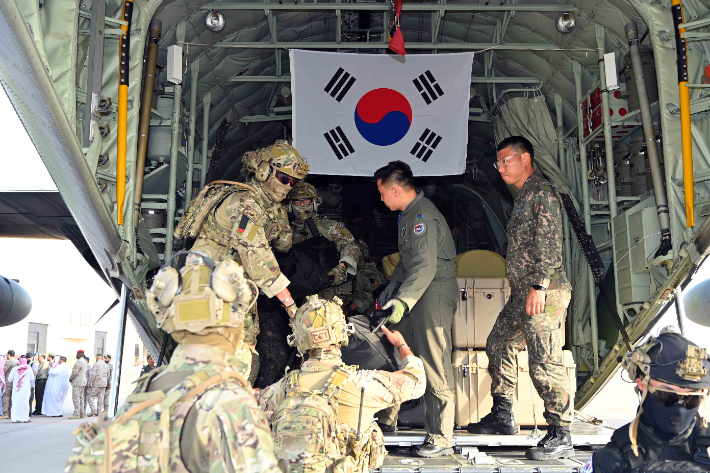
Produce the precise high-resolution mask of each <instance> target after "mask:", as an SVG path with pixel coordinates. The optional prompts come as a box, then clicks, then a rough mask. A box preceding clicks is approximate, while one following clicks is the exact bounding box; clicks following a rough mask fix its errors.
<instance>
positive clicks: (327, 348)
mask: <svg viewBox="0 0 710 473" xmlns="http://www.w3.org/2000/svg"><path fill="white" fill-rule="evenodd" d="M291 327H292V328H293V335H291V336H290V337H289V344H291V345H295V346H296V347H297V348H298V350H299V351H300V352H301V353H305V352H308V355H309V357H308V360H307V361H306V362H304V363H303V366H302V367H301V369H300V370H296V371H292V372H290V373H288V374H287V375H286V376H285V377H284V378H282V379H281V380H280V381H278V382H277V383H276V384H273V385H271V386H269V387H268V388H266V389H264V390H262V391H260V392H259V393H258V395H257V397H258V398H259V403H260V405H261V407H262V409H264V410H265V411H266V412H267V415H268V416H269V418H270V420H271V421H272V422H273V431H274V440H275V448H276V456H277V458H278V459H279V460H282V461H285V462H286V463H287V464H288V466H289V470H290V471H294V469H295V470H297V471H334V470H335V471H343V472H367V471H369V470H370V469H375V468H379V467H380V466H382V463H383V461H384V457H385V455H386V454H387V452H386V450H385V446H384V437H383V435H382V431H381V430H380V428H379V426H378V425H377V423H376V422H375V420H374V415H375V413H377V412H378V411H379V410H381V409H383V408H386V407H389V406H392V405H394V404H396V403H401V402H404V401H407V400H410V399H416V398H418V397H420V396H421V395H422V394H423V393H424V389H425V388H426V379H425V375H424V366H423V364H422V361H421V360H420V359H419V358H417V357H416V356H414V354H413V353H412V351H411V350H410V349H409V347H408V346H407V344H406V343H405V341H404V337H402V334H400V333H399V332H397V331H391V332H390V331H389V330H387V329H386V328H384V327H383V330H384V332H385V333H386V335H387V338H388V340H389V341H390V343H392V345H394V346H395V347H397V349H398V350H399V354H400V356H401V358H402V365H401V370H400V371H396V372H387V371H378V370H358V369H357V367H356V366H348V365H345V364H344V363H343V360H342V358H341V351H340V347H341V346H346V345H347V344H348V336H349V334H350V333H352V327H351V326H350V325H349V324H346V322H345V317H344V316H343V312H342V310H341V309H340V301H339V300H338V299H337V297H336V298H335V299H334V300H333V301H328V300H326V299H319V298H318V296H315V295H314V296H310V297H309V298H308V300H307V302H306V303H305V304H303V305H302V306H301V307H300V308H299V310H298V312H297V313H296V317H295V318H294V319H293V320H292V321H291ZM316 398H320V399H321V400H324V398H327V399H330V400H331V402H330V404H329V405H330V406H331V408H329V409H327V410H328V411H329V413H328V416H329V417H328V418H327V419H325V420H326V422H327V423H328V425H329V428H328V429H327V431H326V432H324V433H325V434H326V436H328V434H330V435H329V436H328V437H327V438H324V437H323V435H319V434H318V433H315V432H313V427H312V426H313V421H312V419H313V417H306V416H310V415H312V414H314V412H313V411H312V410H310V408H309V406H314V405H318V401H319V399H316ZM361 404H362V415H361V416H360V406H361ZM332 406H336V407H337V411H336V410H335V409H334V408H332ZM292 408H293V409H292ZM298 412H303V413H305V415H306V416H302V417H299V415H298ZM308 420H311V422H308ZM358 427H360V432H359V433H360V436H359V438H358ZM314 438H315V439H317V440H313V439H314ZM323 452H325V453H323ZM310 453H313V454H314V455H310ZM314 462H315V464H314ZM318 462H320V463H318Z"/></svg>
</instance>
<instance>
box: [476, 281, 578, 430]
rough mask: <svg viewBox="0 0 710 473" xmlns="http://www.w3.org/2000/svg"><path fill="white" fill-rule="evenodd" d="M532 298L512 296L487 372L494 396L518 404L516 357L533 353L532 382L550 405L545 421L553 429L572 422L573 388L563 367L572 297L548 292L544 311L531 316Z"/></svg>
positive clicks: (491, 343)
mask: <svg viewBox="0 0 710 473" xmlns="http://www.w3.org/2000/svg"><path fill="white" fill-rule="evenodd" d="M526 299H527V293H521V294H516V292H513V295H512V296H511V298H510V299H509V300H508V302H507V303H506V304H505V307H504V308H503V310H502V311H501V313H500V314H499V315H498V318H497V319H496V322H495V324H494V325H493V329H492V330H491V333H490V335H488V340H487V341H486V354H487V355H488V359H489V360H488V372H489V373H490V375H491V394H493V395H494V396H503V397H507V398H513V395H514V393H515V386H516V384H517V382H518V366H517V360H516V355H517V354H518V352H519V351H520V350H522V349H523V348H525V346H526V345H527V347H528V357H529V360H528V363H529V364H530V377H531V378H532V381H533V384H534V385H535V389H537V392H538V394H539V395H540V397H541V398H542V400H543V401H544V403H545V413H544V416H545V419H546V420H547V423H548V424H550V425H567V424H569V423H571V422H572V417H571V415H570V413H569V411H570V402H572V399H570V397H571V393H570V391H569V382H568V380H567V373H566V371H565V367H564V363H563V361H562V345H563V344H564V326H565V324H564V322H565V309H566V308H567V306H568V305H569V301H570V293H569V292H567V291H548V292H547V293H546V300H545V311H544V312H543V313H541V314H537V315H532V316H531V315H527V313H526V312H525V302H526Z"/></svg>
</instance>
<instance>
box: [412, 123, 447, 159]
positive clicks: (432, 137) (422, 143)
mask: <svg viewBox="0 0 710 473" xmlns="http://www.w3.org/2000/svg"><path fill="white" fill-rule="evenodd" d="M440 142H441V136H439V135H437V134H436V133H434V132H433V131H431V130H430V129H429V128H427V129H425V130H424V133H422V136H420V137H419V141H417V144H415V145H414V148H412V151H410V152H409V154H411V155H412V156H416V157H417V159H421V160H422V161H424V162H425V163H426V162H427V161H428V160H429V157H431V154H432V153H433V152H434V150H435V149H436V147H437V146H439V143H440Z"/></svg>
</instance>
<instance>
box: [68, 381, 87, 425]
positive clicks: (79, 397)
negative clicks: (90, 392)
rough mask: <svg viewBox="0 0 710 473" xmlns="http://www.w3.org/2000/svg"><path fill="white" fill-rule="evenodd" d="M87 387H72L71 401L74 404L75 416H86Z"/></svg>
mask: <svg viewBox="0 0 710 473" xmlns="http://www.w3.org/2000/svg"><path fill="white" fill-rule="evenodd" d="M85 390H86V386H72V387H71V400H72V402H73V403H74V415H75V416H82V417H84V416H85V415H86V398H85V397H84V393H85Z"/></svg>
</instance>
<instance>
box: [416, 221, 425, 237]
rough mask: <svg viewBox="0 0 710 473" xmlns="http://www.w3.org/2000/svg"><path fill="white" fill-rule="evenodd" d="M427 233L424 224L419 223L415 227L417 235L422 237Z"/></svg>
mask: <svg viewBox="0 0 710 473" xmlns="http://www.w3.org/2000/svg"><path fill="white" fill-rule="evenodd" d="M425 231H426V225H424V224H423V223H418V224H416V225H414V234H415V235H421V234H423V233H424V232H425Z"/></svg>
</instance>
